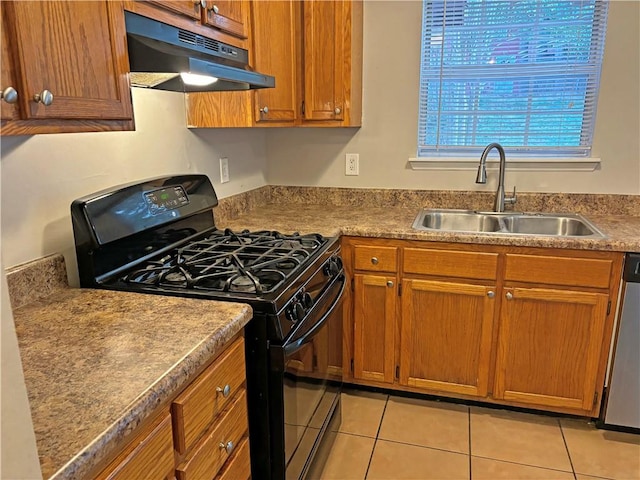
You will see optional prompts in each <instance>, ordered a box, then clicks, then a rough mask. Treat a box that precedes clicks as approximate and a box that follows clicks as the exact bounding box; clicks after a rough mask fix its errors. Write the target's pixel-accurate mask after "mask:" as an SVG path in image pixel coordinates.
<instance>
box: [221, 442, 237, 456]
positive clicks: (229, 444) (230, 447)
mask: <svg viewBox="0 0 640 480" xmlns="http://www.w3.org/2000/svg"><path fill="white" fill-rule="evenodd" d="M233 446H234V445H233V442H231V441H229V442H227V443H224V442H220V445H219V447H220V450H224V451H226V452H227V454H228V455H231V452H233Z"/></svg>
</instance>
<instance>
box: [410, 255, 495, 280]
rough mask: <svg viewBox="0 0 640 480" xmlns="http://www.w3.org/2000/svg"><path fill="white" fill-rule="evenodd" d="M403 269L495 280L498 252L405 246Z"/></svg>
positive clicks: (445, 275)
mask: <svg viewBox="0 0 640 480" xmlns="http://www.w3.org/2000/svg"><path fill="white" fill-rule="evenodd" d="M403 270H404V273H418V274H422V275H435V276H441V277H457V278H478V279H481V280H495V279H496V278H497V271H498V254H497V253H482V252H461V251H458V250H428V249H424V248H405V249H404V262H403Z"/></svg>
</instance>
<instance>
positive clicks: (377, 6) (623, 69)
mask: <svg viewBox="0 0 640 480" xmlns="http://www.w3.org/2000/svg"><path fill="white" fill-rule="evenodd" d="M421 15H422V6H421V2H419V1H373V0H366V1H365V4H364V71H363V76H364V80H363V95H364V98H363V110H364V112H363V122H362V125H363V126H362V128H360V129H349V130H344V129H321V128H308V129H296V130H293V129H284V130H274V131H273V132H269V136H268V137H267V152H268V158H269V167H268V175H267V180H268V182H269V183H270V184H282V185H322V186H339V187H361V188H365V187H377V188H424V189H444V190H449V189H450V190H473V189H487V190H492V189H495V178H496V176H497V175H496V174H495V173H491V172H490V173H489V182H488V184H487V185H483V186H479V185H476V184H475V169H470V170H466V171H432V170H430V171H414V170H410V169H409V168H408V167H407V160H408V158H410V157H414V156H415V154H416V143H417V141H416V138H417V122H418V110H417V109H418V103H417V100H418V83H419V60H420V35H421ZM639 132H640V2H637V1H635V0H631V1H620V0H614V1H612V2H611V5H610V10H609V22H608V30H607V38H606V50H605V59H604V65H603V72H602V83H601V89H600V101H599V105H598V117H597V124H596V131H595V138H594V145H593V156H594V157H600V158H601V159H602V168H601V170H598V171H595V172H571V173H568V172H522V171H519V172H516V171H507V188H509V187H511V186H512V185H517V187H518V190H519V191H542V192H584V193H630V194H640V133H639ZM345 153H359V154H360V176H357V177H347V176H345V174H344V169H345V166H344V154H345ZM507 170H508V169H507Z"/></svg>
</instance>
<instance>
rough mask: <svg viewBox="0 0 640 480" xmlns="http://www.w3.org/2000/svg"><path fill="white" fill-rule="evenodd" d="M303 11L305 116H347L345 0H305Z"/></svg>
mask: <svg viewBox="0 0 640 480" xmlns="http://www.w3.org/2000/svg"><path fill="white" fill-rule="evenodd" d="M302 9H303V12H304V17H303V18H304V25H303V38H304V62H303V63H304V118H305V120H342V119H343V118H344V109H345V105H344V98H345V94H344V79H343V74H344V68H345V65H344V63H345V57H344V49H345V45H344V43H345V40H344V39H345V32H344V28H345V23H346V22H345V16H346V15H345V11H347V8H346V5H345V2H344V1H342V0H337V1H331V2H327V1H323V0H306V1H304V2H303V5H302Z"/></svg>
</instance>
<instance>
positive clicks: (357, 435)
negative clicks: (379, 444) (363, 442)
mask: <svg viewBox="0 0 640 480" xmlns="http://www.w3.org/2000/svg"><path fill="white" fill-rule="evenodd" d="M338 433H339V434H341V435H350V436H352V437H361V438H371V439H373V440H375V439H376V437H372V436H371V435H363V434H362V433H352V432H341V431H340V430H338Z"/></svg>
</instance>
